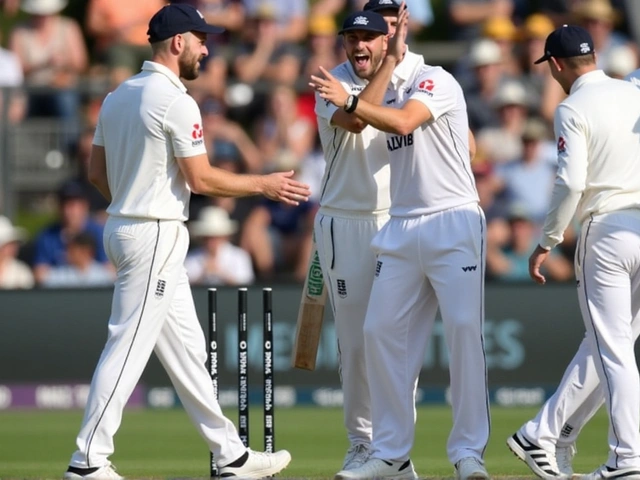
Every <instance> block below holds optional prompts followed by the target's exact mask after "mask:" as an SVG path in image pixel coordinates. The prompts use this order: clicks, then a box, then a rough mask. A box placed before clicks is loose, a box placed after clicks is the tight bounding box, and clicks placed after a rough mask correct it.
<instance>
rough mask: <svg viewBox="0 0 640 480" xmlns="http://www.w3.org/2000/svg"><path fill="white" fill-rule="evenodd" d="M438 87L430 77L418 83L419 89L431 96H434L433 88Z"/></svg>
mask: <svg viewBox="0 0 640 480" xmlns="http://www.w3.org/2000/svg"><path fill="white" fill-rule="evenodd" d="M435 87H436V84H435V83H434V81H433V80H431V79H430V78H427V79H426V80H423V81H422V82H420V84H419V85H418V91H419V92H421V93H426V94H427V95H429V96H430V97H433V89H434V88H435Z"/></svg>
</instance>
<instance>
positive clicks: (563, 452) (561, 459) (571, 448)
mask: <svg viewBox="0 0 640 480" xmlns="http://www.w3.org/2000/svg"><path fill="white" fill-rule="evenodd" d="M576 453H578V449H577V448H576V446H575V445H574V444H571V445H568V446H565V447H559V446H558V445H556V461H557V462H558V470H559V471H560V473H561V474H562V475H566V476H567V478H571V477H572V476H573V457H574V456H575V455H576Z"/></svg>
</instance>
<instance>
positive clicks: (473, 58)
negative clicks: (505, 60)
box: [469, 38, 502, 67]
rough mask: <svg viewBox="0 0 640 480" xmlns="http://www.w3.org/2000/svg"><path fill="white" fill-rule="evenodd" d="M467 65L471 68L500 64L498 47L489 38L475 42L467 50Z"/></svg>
mask: <svg viewBox="0 0 640 480" xmlns="http://www.w3.org/2000/svg"><path fill="white" fill-rule="evenodd" d="M469 63H471V66H473V67H483V66H485V65H495V64H498V63H502V50H500V45H498V44H497V43H496V42H494V41H493V40H491V39H489V38H483V39H481V40H477V41H476V42H475V43H474V44H473V45H471V49H470V50H469Z"/></svg>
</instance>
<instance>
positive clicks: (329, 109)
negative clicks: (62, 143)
mask: <svg viewBox="0 0 640 480" xmlns="http://www.w3.org/2000/svg"><path fill="white" fill-rule="evenodd" d="M315 97H316V107H315V112H316V115H317V116H318V118H323V119H325V120H326V121H327V122H329V124H330V125H331V119H332V118H333V114H334V113H336V112H337V111H338V107H336V106H335V105H334V104H333V103H331V102H330V101H329V100H325V99H324V98H321V97H320V95H318V94H317V93H316V94H315Z"/></svg>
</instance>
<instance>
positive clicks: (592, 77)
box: [569, 70, 608, 95]
mask: <svg viewBox="0 0 640 480" xmlns="http://www.w3.org/2000/svg"><path fill="white" fill-rule="evenodd" d="M605 78H608V77H607V75H606V74H605V73H604V72H603V71H602V70H593V71H591V72H588V73H585V74H583V75H580V76H579V77H578V78H577V79H576V81H575V82H573V85H571V88H570V89H569V95H571V94H572V93H574V92H575V91H576V90H578V89H579V88H580V87H582V86H583V85H586V84H587V83H592V82H599V81H600V80H604V79H605Z"/></svg>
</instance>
